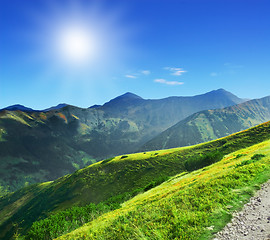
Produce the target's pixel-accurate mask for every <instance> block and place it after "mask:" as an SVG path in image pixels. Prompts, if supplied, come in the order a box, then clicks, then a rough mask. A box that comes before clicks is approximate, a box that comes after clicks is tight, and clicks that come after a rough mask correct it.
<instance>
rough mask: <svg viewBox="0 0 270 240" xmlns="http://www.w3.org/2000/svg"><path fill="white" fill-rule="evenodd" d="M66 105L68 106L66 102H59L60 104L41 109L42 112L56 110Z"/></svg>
mask: <svg viewBox="0 0 270 240" xmlns="http://www.w3.org/2000/svg"><path fill="white" fill-rule="evenodd" d="M66 106H68V104H65V103H60V104H58V105H57V106H53V107H50V108H47V109H44V110H42V111H43V112H48V111H51V110H58V109H61V108H63V107H66Z"/></svg>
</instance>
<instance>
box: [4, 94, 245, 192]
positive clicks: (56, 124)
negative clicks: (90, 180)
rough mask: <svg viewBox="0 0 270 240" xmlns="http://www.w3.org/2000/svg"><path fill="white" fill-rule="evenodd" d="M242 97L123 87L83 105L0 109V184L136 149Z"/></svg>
mask: <svg viewBox="0 0 270 240" xmlns="http://www.w3.org/2000/svg"><path fill="white" fill-rule="evenodd" d="M242 102H244V99H240V98H238V97H236V96H235V95H233V94H231V93H229V92H227V91H225V90H224V89H218V90H215V91H211V92H208V93H205V94H202V95H197V96H193V97H168V98H165V99H156V100H147V99H143V98H141V97H139V96H137V95H135V94H132V93H126V94H124V95H121V96H119V97H116V98H115V99H112V100H111V101H109V102H107V103H105V104H104V105H102V106H93V107H90V108H87V109H83V108H78V107H75V106H71V105H66V104H64V105H58V106H56V107H52V108H49V109H46V110H44V111H34V110H33V111H32V110H31V111H30V110H29V108H27V109H25V108H23V107H21V106H19V107H18V106H17V108H16V107H14V106H13V107H12V108H8V109H10V110H7V109H5V110H2V111H0V171H1V177H0V190H1V192H2V194H5V193H6V192H10V191H14V190H16V189H19V188H20V187H23V186H26V185H28V184H31V183H36V182H41V181H48V180H53V179H56V178H58V177H61V176H62V175H64V174H68V173H71V172H73V171H75V170H77V169H80V168H82V167H84V166H87V165H89V164H92V163H94V162H96V161H100V160H102V159H104V158H108V157H112V156H115V155H119V154H126V153H132V152H136V151H137V150H138V149H139V148H140V147H141V146H142V145H143V144H144V143H146V142H147V141H149V140H151V139H152V138H153V137H155V136H157V135H158V134H160V133H161V132H162V131H164V130H166V129H167V128H169V127H171V126H172V125H174V124H176V123H177V122H179V121H181V120H183V119H185V118H186V117H188V116H190V115H192V114H194V113H196V112H198V111H202V110H208V109H218V108H224V107H228V106H232V105H235V104H239V103H242Z"/></svg>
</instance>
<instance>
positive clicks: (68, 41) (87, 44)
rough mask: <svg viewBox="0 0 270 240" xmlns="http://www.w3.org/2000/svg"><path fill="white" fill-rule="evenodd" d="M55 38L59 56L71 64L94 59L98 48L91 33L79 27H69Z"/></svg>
mask: <svg viewBox="0 0 270 240" xmlns="http://www.w3.org/2000/svg"><path fill="white" fill-rule="evenodd" d="M56 38H57V39H56V48H57V50H58V54H59V56H60V57H61V58H62V59H63V60H64V61H66V62H69V63H72V64H83V63H85V62H87V61H89V60H90V58H93V57H94V55H95V51H96V50H97V47H98V46H97V43H95V41H94V39H93V38H94V37H93V36H91V33H89V31H88V30H87V29H84V28H82V27H79V26H69V27H66V28H64V29H62V30H60V31H59V33H58V36H57V37H56Z"/></svg>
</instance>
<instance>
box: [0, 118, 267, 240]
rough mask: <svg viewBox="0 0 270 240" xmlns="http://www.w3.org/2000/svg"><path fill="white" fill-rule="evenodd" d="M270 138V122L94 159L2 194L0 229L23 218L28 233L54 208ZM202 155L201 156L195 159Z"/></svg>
mask: <svg viewBox="0 0 270 240" xmlns="http://www.w3.org/2000/svg"><path fill="white" fill-rule="evenodd" d="M269 138H270V122H267V123H265V124H261V125H259V126H257V127H254V128H251V129H249V130H246V131H243V132H240V133H238V134H234V135H231V136H229V137H226V138H222V139H219V140H215V141H212V142H209V143H205V144H200V145H196V146H192V147H186V148H178V149H177V148H176V149H170V150H161V151H154V152H147V153H137V154H130V155H124V156H118V157H115V158H113V159H108V160H106V161H103V162H99V163H95V164H93V165H91V166H89V167H87V168H84V169H82V170H78V171H77V172H75V173H74V174H71V175H67V176H65V177H62V178H60V179H58V180H56V181H54V182H48V183H43V184H38V185H33V186H30V187H27V188H23V189H22V190H20V191H17V192H15V193H14V194H8V195H7V196H6V197H3V198H1V199H0V209H2V210H1V212H0V219H1V222H0V224H1V226H0V232H1V234H2V237H3V236H5V237H6V239H8V237H11V236H12V235H13V233H14V231H15V230H14V223H18V224H19V227H20V228H21V229H22V230H23V233H25V231H26V230H27V229H28V228H29V227H30V226H31V224H32V223H33V222H34V221H36V220H38V219H41V218H44V217H46V216H47V215H48V214H49V213H50V212H52V211H55V210H60V209H66V208H68V207H71V206H75V205H82V206H83V205H86V204H89V203H91V202H93V203H98V202H101V201H104V200H106V199H108V198H109V197H111V196H115V195H118V194H122V193H125V192H131V191H133V190H134V189H138V188H140V187H144V186H146V185H147V184H148V183H149V182H151V181H153V180H155V179H157V178H159V177H162V176H174V175H176V174H179V173H181V172H184V171H192V170H194V169H198V168H199V167H203V166H207V165H209V164H211V161H212V160H213V161H215V159H212V160H211V161H210V162H209V161H208V159H204V158H203V156H204V155H205V154H207V153H212V152H217V151H218V152H220V153H222V155H224V154H229V153H231V152H233V151H236V150H239V149H242V148H245V147H248V146H251V145H253V144H256V143H260V142H262V141H264V140H268V139H269ZM198 156H202V157H200V158H199V161H197V162H196V161H195V160H196V159H198Z"/></svg>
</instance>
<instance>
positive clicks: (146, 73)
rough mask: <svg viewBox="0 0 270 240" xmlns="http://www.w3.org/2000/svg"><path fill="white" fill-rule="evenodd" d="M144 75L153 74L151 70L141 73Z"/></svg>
mask: <svg viewBox="0 0 270 240" xmlns="http://www.w3.org/2000/svg"><path fill="white" fill-rule="evenodd" d="M141 73H142V74H143V75H149V74H150V73H151V72H150V71H149V70H143V71H141Z"/></svg>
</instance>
